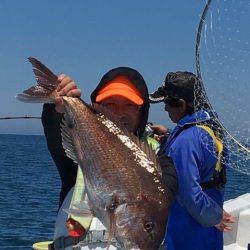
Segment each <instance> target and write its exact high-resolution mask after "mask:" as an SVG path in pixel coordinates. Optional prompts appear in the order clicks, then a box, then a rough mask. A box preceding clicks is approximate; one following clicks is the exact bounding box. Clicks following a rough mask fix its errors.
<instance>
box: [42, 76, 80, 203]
mask: <svg viewBox="0 0 250 250" xmlns="http://www.w3.org/2000/svg"><path fill="white" fill-rule="evenodd" d="M58 81H59V85H58V87H57V92H58V94H59V97H57V98H56V100H55V104H56V105H55V104H44V106H43V112H42V124H43V128H44V134H45V137H46V140H47V145H48V149H49V151H50V154H51V156H52V158H53V160H54V162H55V164H56V166H57V170H58V172H59V175H60V178H61V183H62V188H61V193H60V202H59V207H60V206H61V205H62V202H63V200H64V198H65V197H66V195H67V193H68V192H69V191H70V189H71V188H72V187H73V186H74V185H75V181H76V175H77V164H76V163H74V162H73V161H72V160H71V159H70V158H68V157H67V156H66V154H65V152H64V149H63V146H62V137H61V128H60V123H61V120H62V117H63V112H64V106H63V99H62V96H70V97H78V98H80V96H81V90H80V89H79V88H78V87H77V86H76V84H75V82H74V81H73V80H72V79H71V78H70V77H68V76H66V75H64V74H61V75H60V76H59V77H58Z"/></svg>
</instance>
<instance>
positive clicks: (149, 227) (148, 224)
mask: <svg viewBox="0 0 250 250" xmlns="http://www.w3.org/2000/svg"><path fill="white" fill-rule="evenodd" d="M144 228H145V229H146V231H147V232H148V233H150V232H151V231H152V230H153V228H154V223H153V222H152V221H148V222H146V223H145V224H144Z"/></svg>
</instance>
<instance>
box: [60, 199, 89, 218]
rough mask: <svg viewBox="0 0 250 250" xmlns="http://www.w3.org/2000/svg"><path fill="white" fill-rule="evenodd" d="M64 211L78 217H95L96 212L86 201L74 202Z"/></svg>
mask: <svg viewBox="0 0 250 250" xmlns="http://www.w3.org/2000/svg"><path fill="white" fill-rule="evenodd" d="M63 211H64V212H66V213H67V214H69V215H72V216H77V217H94V212H93V211H92V210H91V209H90V207H89V206H88V204H87V203H86V202H85V201H84V202H78V203H74V204H72V206H71V207H70V208H65V209H63Z"/></svg>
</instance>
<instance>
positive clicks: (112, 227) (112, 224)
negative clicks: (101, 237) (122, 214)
mask: <svg viewBox="0 0 250 250" xmlns="http://www.w3.org/2000/svg"><path fill="white" fill-rule="evenodd" d="M115 222H116V218H115V213H114V212H110V216H109V237H108V242H107V249H109V247H110V245H111V243H112V238H113V237H114V235H115V229H116V228H115V225H116V223H115Z"/></svg>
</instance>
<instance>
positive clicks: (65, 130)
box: [61, 119, 78, 163]
mask: <svg viewBox="0 0 250 250" xmlns="http://www.w3.org/2000/svg"><path fill="white" fill-rule="evenodd" d="M65 123H66V121H65V120H64V119H63V120H62V123H61V135H62V146H63V148H64V151H65V153H66V155H67V156H68V157H69V158H70V159H72V160H73V161H74V162H75V163H78V162H77V157H76V150H75V146H74V143H73V141H72V135H71V131H70V128H69V127H68V126H67V125H66V124H65Z"/></svg>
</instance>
